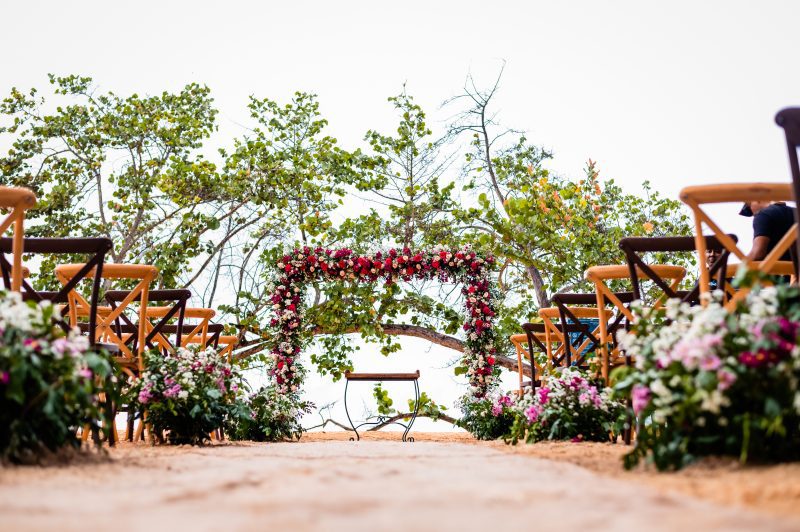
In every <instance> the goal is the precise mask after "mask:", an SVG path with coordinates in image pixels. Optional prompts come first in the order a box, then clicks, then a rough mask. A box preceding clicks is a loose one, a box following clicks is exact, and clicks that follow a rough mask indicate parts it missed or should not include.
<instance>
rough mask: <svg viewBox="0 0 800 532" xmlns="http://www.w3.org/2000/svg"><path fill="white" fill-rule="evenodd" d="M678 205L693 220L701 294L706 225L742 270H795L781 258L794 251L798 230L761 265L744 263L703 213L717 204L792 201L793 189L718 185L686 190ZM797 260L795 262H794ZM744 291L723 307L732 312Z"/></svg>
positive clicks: (738, 251)
mask: <svg viewBox="0 0 800 532" xmlns="http://www.w3.org/2000/svg"><path fill="white" fill-rule="evenodd" d="M680 198H681V201H683V202H684V203H685V204H686V205H688V206H689V207H690V208H691V209H692V211H693V213H694V220H695V245H696V248H697V255H698V258H699V262H700V292H701V294H702V293H706V292H708V291H709V279H710V275H709V271H708V266H707V265H706V263H705V254H706V239H705V237H704V235H703V225H704V224H705V225H706V226H707V227H708V228H709V229H710V230H711V231H713V233H714V235H713V236H715V237H716V238H717V239H718V240H719V242H720V243H721V244H722V245H723V246H724V247H725V249H726V250H727V251H728V252H730V254H731V255H734V256H735V257H737V258H738V259H739V260H740V261H741V263H742V264H744V265H745V267H747V268H749V269H751V270H756V271H759V272H762V273H766V274H776V273H777V272H778V271H784V270H785V269H786V268H788V267H792V268H793V269H796V266H790V265H792V263H791V262H789V261H781V260H780V259H781V257H782V256H783V255H784V254H785V253H786V252H787V251H790V249H794V248H795V242H796V240H797V234H798V226H797V223H795V224H794V225H793V226H792V227H791V228H790V229H789V230H788V231H787V232H786V234H785V235H783V237H782V238H781V239H780V240H779V241H778V243H777V244H776V245H775V247H774V248H772V250H771V251H770V252H769V253H768V254H767V256H766V257H764V259H763V260H760V261H750V262H748V261H747V255H746V253H745V252H744V251H742V250H741V249H739V247H738V245H737V242H736V241H735V240H733V239H732V238H730V236H728V235H727V234H726V233H725V232H724V231H723V230H722V229H721V228H720V226H719V225H717V223H716V222H715V221H714V220H713V219H712V218H711V217H710V216H709V215H708V213H707V212H706V211H705V210H704V209H703V207H704V206H705V205H709V204H717V203H741V202H745V201H792V200H793V199H794V197H793V194H792V185H791V184H790V183H728V184H721V185H697V186H691V187H685V188H684V189H683V190H681V192H680ZM795 260H796V259H795ZM747 292H748V290H747V289H741V290H738V291H737V292H736V293H735V294H734V296H733V297H732V298H731V299H730V301H728V303H727V304H726V306H727V307H728V308H734V307H735V306H736V305H737V304H738V302H739V301H740V300H741V299H742V298H744V297H745V296H746V295H747Z"/></svg>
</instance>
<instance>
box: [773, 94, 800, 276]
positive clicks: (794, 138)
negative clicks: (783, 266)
mask: <svg viewBox="0 0 800 532" xmlns="http://www.w3.org/2000/svg"><path fill="white" fill-rule="evenodd" d="M775 123H777V124H778V125H779V126H780V127H782V128H783V132H784V134H785V135H786V148H787V149H788V150H789V169H790V170H791V172H792V190H793V192H794V199H795V201H797V199H798V198H800V163H798V160H797V149H798V147H800V107H791V108H787V109H783V110H782V111H779V112H778V114H777V115H775ZM797 232H798V235H797V236H798V238H797V240H796V241H795V247H794V250H795V253H794V258H795V262H796V261H797V260H798V258H800V225H799V226H798V228H797ZM797 270H798V266H797V264H795V271H796V272H797ZM798 278H800V276H798Z"/></svg>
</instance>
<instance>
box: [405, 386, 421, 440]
mask: <svg viewBox="0 0 800 532" xmlns="http://www.w3.org/2000/svg"><path fill="white" fill-rule="evenodd" d="M414 395H415V399H414V414H413V415H412V416H411V420H410V421H409V422H408V426H407V427H406V431H405V432H404V433H403V441H414V437H413V436H412V437H410V438H407V436H408V433H409V431H411V426H412V425H413V424H414V420H415V419H417V412H419V382H418V381H414Z"/></svg>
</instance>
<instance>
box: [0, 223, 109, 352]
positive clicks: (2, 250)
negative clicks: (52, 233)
mask: <svg viewBox="0 0 800 532" xmlns="http://www.w3.org/2000/svg"><path fill="white" fill-rule="evenodd" d="M23 246H24V248H25V253H26V254H37V255H70V256H74V255H84V256H87V257H88V260H87V262H86V263H85V264H84V265H83V267H82V268H80V269H79V270H78V271H77V272H75V274H74V275H73V276H72V278H71V279H70V280H69V282H68V283H67V284H66V285H65V286H63V287H62V288H61V290H59V291H42V290H35V289H34V288H33V286H32V285H31V284H30V283H29V282H28V281H27V280H25V277H27V276H23V279H22V285H21V287H20V289H21V292H22V298H23V299H25V300H29V299H32V300H34V301H43V300H48V301H50V302H51V303H53V304H58V303H64V304H65V303H67V301H68V295H69V293H70V292H71V291H72V290H74V289H75V288H76V287H77V286H78V285H79V283H81V281H83V280H84V279H90V278H92V279H93V282H92V287H91V294H90V296H89V303H88V307H87V313H86V315H87V316H88V324H87V326H86V327H85V329H86V330H85V332H86V333H87V334H88V335H89V342H90V343H91V345H96V343H97V336H96V334H95V332H96V315H97V308H98V299H99V294H100V288H101V287H100V278H101V276H102V273H103V266H104V264H105V257H106V254H107V253H108V252H109V251H111V248H112V243H111V240H109V239H108V238H24V239H23ZM13 249H14V242H13V240H12V239H11V238H0V274H2V278H3V284H4V286H5V288H6V289H9V288H10V286H11V284H12V283H13V279H12V277H13V275H12V270H13V267H12V265H11V263H9V261H8V258H7V255H8V254H10V253H13ZM25 270H27V268H25V267H23V273H24V271H25ZM67 312H68V307H67V306H66V305H64V306H63V307H62V311H61V316H62V317H63V316H64V315H65V314H66V313H67ZM58 323H59V325H60V326H61V327H62V328H63V329H64V330H65V331H69V329H70V328H71V327H75V326H78V323H77V322H76V321H71V322H70V323H67V322H66V321H65V320H63V319H61V320H58Z"/></svg>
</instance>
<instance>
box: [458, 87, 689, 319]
mask: <svg viewBox="0 0 800 532" xmlns="http://www.w3.org/2000/svg"><path fill="white" fill-rule="evenodd" d="M499 80H500V78H499V77H498V79H497V80H496V82H495V84H494V86H492V87H491V88H490V89H488V90H485V91H481V90H478V89H477V88H476V87H475V84H474V82H473V81H472V79H471V78H469V79H468V83H467V84H466V86H465V89H464V94H463V95H462V96H460V97H457V98H455V99H454V100H452V101H451V104H456V103H458V102H462V101H466V102H468V105H467V107H466V109H464V110H463V112H461V113H460V114H459V116H458V119H457V120H456V121H455V123H454V124H453V125H452V127H451V135H453V136H456V137H462V136H465V135H468V138H469V149H468V150H467V152H466V154H465V164H464V171H463V175H464V182H463V189H464V190H465V191H467V192H469V193H472V194H473V198H474V201H473V203H472V204H471V205H467V206H463V207H461V208H459V209H458V210H457V211H456V212H455V216H456V218H457V219H458V220H459V222H460V224H459V229H460V230H461V231H462V238H464V239H465V240H467V241H471V242H476V243H477V244H478V245H480V246H482V247H483V248H484V249H485V250H487V251H491V252H492V253H494V254H495V255H496V256H498V257H500V258H501V259H502V260H503V262H504V266H503V268H502V270H501V274H500V275H501V278H500V285H501V287H502V289H503V290H504V291H505V293H506V309H505V312H504V316H503V321H504V324H505V326H506V327H507V328H508V329H509V332H511V330H513V329H514V328H516V327H517V324H518V323H519V321H521V320H526V319H528V318H529V317H530V316H531V315H532V314H533V312H534V311H535V310H536V309H537V308H541V307H546V306H549V305H550V298H551V297H552V295H553V294H555V293H557V292H566V291H581V290H583V291H587V290H589V291H591V290H593V287H590V286H588V285H587V284H586V283H585V282H584V281H583V274H584V271H585V270H586V268H588V267H589V266H592V265H597V264H622V263H624V256H623V254H622V253H621V251H620V249H619V246H618V244H619V240H620V239H621V238H623V237H625V236H637V235H652V236H657V235H689V234H691V226H690V224H689V219H688V217H687V215H686V214H685V212H684V211H683V210H682V208H681V204H680V202H678V201H677V200H670V199H666V198H663V197H661V196H660V195H659V194H658V193H657V192H655V191H653V189H652V187H651V185H650V183H648V182H647V181H644V182H643V183H642V191H643V192H644V195H643V196H638V195H634V194H628V193H625V192H624V191H623V190H622V189H621V188H620V187H619V186H618V185H616V184H615V183H614V181H613V180H608V181H605V182H602V181H601V180H600V177H599V172H598V169H597V165H596V163H595V162H594V161H591V160H590V161H589V162H588V163H587V166H586V169H585V176H583V178H581V179H579V180H575V179H569V178H565V177H562V176H558V175H556V174H553V173H552V172H551V171H550V170H548V169H547V168H546V164H547V163H548V162H549V161H550V160H551V159H552V157H553V155H552V154H551V153H550V152H549V151H547V150H545V149H543V148H541V147H538V146H536V145H534V144H531V143H529V142H528V140H527V138H526V137H525V135H524V134H522V133H519V132H517V131H513V130H509V129H504V128H501V127H500V126H499V124H498V123H497V122H496V121H495V119H494V114H493V112H492V111H491V103H492V98H493V97H494V95H495V94H496V91H497V89H498V84H499ZM509 137H510V138H515V140H513V141H511V142H504V139H505V138H509ZM673 259H674V260H678V261H681V262H683V263H690V262H691V261H692V260H693V259H692V258H687V257H673Z"/></svg>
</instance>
